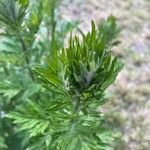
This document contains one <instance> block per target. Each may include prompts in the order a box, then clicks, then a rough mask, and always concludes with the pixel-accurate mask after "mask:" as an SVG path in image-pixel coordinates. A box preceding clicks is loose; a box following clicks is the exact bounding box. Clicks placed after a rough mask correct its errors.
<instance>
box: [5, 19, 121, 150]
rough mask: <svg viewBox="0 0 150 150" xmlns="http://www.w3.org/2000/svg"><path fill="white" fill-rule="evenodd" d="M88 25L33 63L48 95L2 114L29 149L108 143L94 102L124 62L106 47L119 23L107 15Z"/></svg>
mask: <svg viewBox="0 0 150 150" xmlns="http://www.w3.org/2000/svg"><path fill="white" fill-rule="evenodd" d="M91 26H92V31H91V32H88V33H87V34H84V33H83V32H82V31H81V30H80V33H81V35H82V37H81V38H79V37H77V36H75V37H73V36H72V33H71V36H70V41H69V44H68V47H67V48H61V49H59V48H58V45H57V42H56V41H55V43H54V45H53V49H52V51H51V53H50V56H49V57H48V58H47V64H46V66H45V67H42V68H41V67H36V69H35V71H36V73H37V76H38V78H39V80H41V82H42V84H43V85H44V86H45V87H46V88H47V89H48V90H50V91H51V93H52V95H51V97H49V98H43V97H42V99H39V97H38V98H37V99H35V100H30V98H29V99H28V101H26V103H24V104H23V105H20V106H18V107H17V109H16V111H14V112H11V113H9V114H8V115H7V117H8V118H11V119H13V120H14V122H13V123H14V124H18V125H19V126H18V129H19V131H21V132H25V133H26V139H29V141H28V144H27V147H28V148H27V149H28V150H36V149H38V150H45V149H47V150H111V149H112V147H111V142H113V140H114V137H113V135H112V132H111V130H109V128H108V127H106V124H105V123H106V121H105V118H104V116H103V115H102V114H101V113H100V112H98V111H97V107H98V106H100V105H102V104H104V103H106V102H107V99H106V97H105V90H106V89H107V87H108V86H109V85H110V84H112V83H113V82H114V81H115V79H116V77H117V75H118V73H119V71H120V70H121V69H122V67H123V64H122V63H121V62H120V61H119V60H118V58H117V57H114V56H113V55H112V53H111V46H113V45H114V41H115V37H116V36H117V34H118V32H119V29H118V27H117V26H116V20H115V18H114V17H112V16H110V17H109V18H108V19H107V20H106V21H104V22H103V23H102V26H100V27H99V28H98V29H97V28H96V26H95V24H94V22H93V21H92V25H91ZM110 31H111V32H110ZM112 37H113V38H112ZM44 94H45V93H44ZM27 95H28V94H27Z"/></svg>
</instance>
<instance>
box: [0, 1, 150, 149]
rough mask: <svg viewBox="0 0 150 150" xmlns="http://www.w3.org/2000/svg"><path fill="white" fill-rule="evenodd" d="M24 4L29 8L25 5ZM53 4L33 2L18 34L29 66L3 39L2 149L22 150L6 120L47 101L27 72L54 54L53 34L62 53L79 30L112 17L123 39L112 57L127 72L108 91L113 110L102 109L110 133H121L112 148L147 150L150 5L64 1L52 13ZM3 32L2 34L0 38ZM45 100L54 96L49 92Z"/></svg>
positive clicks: (149, 138)
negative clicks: (25, 105) (19, 108)
mask: <svg viewBox="0 0 150 150" xmlns="http://www.w3.org/2000/svg"><path fill="white" fill-rule="evenodd" d="M20 2H22V3H24V5H26V0H21V1H20ZM49 2H50V1H49V0H45V1H43V2H42V1H40V0H32V1H31V3H30V5H29V12H30V14H29V15H28V16H27V21H26V22H25V24H24V31H20V33H21V34H22V38H23V39H24V40H25V41H26V43H25V44H26V47H27V49H30V51H28V54H27V55H28V57H29V58H30V64H25V65H24V60H23V59H22V58H23V56H24V55H26V54H24V52H23V51H21V49H22V43H20V42H19V40H18V39H17V38H15V37H14V36H12V35H10V34H9V32H7V38H6V37H5V38H4V37H1V36H0V119H1V120H0V149H10V150H13V149H14V150H20V149H21V148H20V147H19V146H20V145H19V144H17V143H18V141H19V140H20V139H21V137H20V136H21V135H16V134H15V135H14V133H13V131H12V128H11V123H10V122H8V120H5V119H4V116H5V113H7V112H8V110H12V109H14V107H15V105H17V104H19V103H20V97H21V100H26V99H30V98H39V97H40V96H43V95H42V93H41V95H38V94H37V93H39V92H40V91H42V92H43V91H44V92H45V89H44V88H42V87H41V85H40V84H39V83H35V82H33V81H32V80H33V79H32V75H31V74H30V70H29V68H31V69H32V67H33V66H34V65H36V64H39V63H41V64H42V63H43V60H44V56H45V55H47V56H48V55H49V51H50V50H51V49H52V48H53V45H52V43H53V42H52V41H53V39H52V38H50V35H52V34H54V32H53V31H54V30H56V32H57V34H56V35H54V36H53V37H55V40H57V41H58V42H59V46H60V47H61V46H62V45H63V43H64V41H65V37H66V35H67V34H68V33H69V32H70V31H71V30H72V29H74V28H76V27H77V25H78V26H79V27H80V28H81V29H82V30H83V31H85V32H86V31H88V30H89V27H90V21H91V20H92V19H93V20H95V21H96V22H97V23H99V22H100V21H101V20H102V19H105V18H107V17H108V16H109V15H114V16H115V17H116V18H117V20H118V23H119V25H120V26H121V27H122V29H123V30H122V32H121V34H120V37H119V39H120V41H121V44H120V45H119V47H117V48H114V50H113V52H114V54H116V55H118V56H119V57H120V58H121V59H123V60H124V62H125V67H124V70H123V71H122V72H121V73H120V75H119V77H118V78H117V81H116V82H115V85H113V86H112V87H111V88H110V89H109V90H110V91H111V93H112V94H111V95H109V96H110V102H109V105H108V104H107V105H106V106H104V107H103V108H100V109H101V111H103V112H105V114H106V116H107V118H108V120H109V122H110V127H112V128H113V129H115V130H116V131H117V132H118V131H119V132H120V133H121V135H120V137H122V138H121V139H120V138H119V139H118V141H117V143H116V145H114V147H115V148H114V149H115V150H149V149H150V136H149V135H150V101H149V100H150V61H149V59H150V15H149V13H150V1H149V0H122V1H120V0H111V1H110V0H84V1H83V0H63V1H62V2H61V3H60V4H59V5H58V3H57V2H58V1H57V2H56V1H55V6H54V7H51V6H52V4H51V3H49ZM41 3H42V5H40V4H41ZM57 5H58V6H57ZM41 6H43V7H41ZM55 7H56V9H53V8H55ZM42 14H44V15H43V17H42ZM54 14H55V15H54ZM49 16H50V17H49ZM4 30H5V29H2V28H1V29H0V33H1V34H3V31H4ZM28 34H30V35H28ZM29 36H30V38H29V39H28V38H27V37H29ZM18 46H19V47H18ZM14 49H15V51H14ZM33 56H34V57H33ZM13 70H16V71H15V72H14V71H13ZM10 72H11V74H10ZM29 76H30V77H29ZM45 93H46V92H45ZM44 96H45V97H49V96H53V95H50V94H49V92H47V95H44ZM12 139H13V142H12ZM17 146H18V147H17Z"/></svg>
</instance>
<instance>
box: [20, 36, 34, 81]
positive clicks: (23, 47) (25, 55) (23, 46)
mask: <svg viewBox="0 0 150 150" xmlns="http://www.w3.org/2000/svg"><path fill="white" fill-rule="evenodd" d="M17 35H18V38H19V40H20V42H21V45H22V50H23V54H24V57H25V61H26V64H27V69H28V72H29V75H30V77H31V79H32V80H33V81H34V76H33V73H32V71H31V69H30V67H29V64H30V61H29V58H28V56H27V48H26V45H25V43H24V40H23V39H22V37H21V35H20V34H17Z"/></svg>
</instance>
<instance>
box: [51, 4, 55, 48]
mask: <svg viewBox="0 0 150 150" xmlns="http://www.w3.org/2000/svg"><path fill="white" fill-rule="evenodd" d="M55 29H56V21H55V2H53V3H52V10H51V48H52V49H53V46H54V42H55Z"/></svg>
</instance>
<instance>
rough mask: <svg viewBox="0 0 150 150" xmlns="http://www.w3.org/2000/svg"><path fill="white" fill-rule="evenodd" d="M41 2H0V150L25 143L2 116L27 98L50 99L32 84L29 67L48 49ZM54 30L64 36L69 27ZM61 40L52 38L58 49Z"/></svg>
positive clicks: (15, 149)
mask: <svg viewBox="0 0 150 150" xmlns="http://www.w3.org/2000/svg"><path fill="white" fill-rule="evenodd" d="M48 1H49V2H51V0H48ZM48 1H47V2H48ZM43 3H44V1H42V0H36V1H32V0H30V1H29V0H0V150H5V149H8V150H9V149H10V150H23V149H24V148H25V147H26V144H27V143H28V140H26V139H24V134H23V133H21V134H18V133H17V132H16V125H14V124H12V122H11V121H10V120H9V119H8V118H6V117H5V116H6V114H7V113H9V112H10V111H15V109H16V106H17V105H20V104H22V103H24V102H26V101H27V100H29V99H50V98H51V97H52V96H53V93H50V92H48V91H47V90H46V89H45V88H43V87H42V86H41V84H39V83H38V81H35V76H34V72H33V71H32V68H33V66H35V65H37V64H42V63H43V59H44V57H45V56H46V55H48V54H49V51H50V50H51V48H50V47H51V44H50V43H51V35H52V33H51V32H50V33H49V31H50V30H51V26H52V25H51V18H52V16H51V14H49V17H47V16H48V14H47V13H46V12H45V7H47V9H49V8H52V6H51V5H50V6H49V5H44V4H43ZM57 6H58V4H57V5H55V7H54V8H53V9H55V8H56V7H57ZM53 16H55V11H54V14H53ZM58 16H59V13H58ZM55 19H57V18H56V17H55ZM41 23H43V24H42V25H41ZM47 23H49V25H48V26H47ZM65 23H66V22H65V21H64V24H65ZM67 23H68V22H67ZM68 24H69V23H68ZM70 24H71V23H70ZM62 25H63V24H62ZM72 28H74V26H73V27H72ZM45 29H46V32H43V31H45ZM56 31H57V33H58V35H60V33H61V34H63V35H64V34H67V32H69V31H70V28H69V27H68V26H66V27H64V30H61V29H60V30H58V28H57V26H56ZM64 32H65V33H64ZM45 35H47V36H45ZM59 38H60V36H59ZM63 38H65V36H64V37H63V36H61V40H60V39H59V40H58V37H57V36H56V38H55V40H56V41H58V44H59V46H62V45H63V41H64V39H63ZM60 41H61V42H60ZM23 139H24V140H23ZM6 147H7V148H6Z"/></svg>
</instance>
